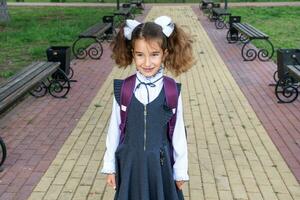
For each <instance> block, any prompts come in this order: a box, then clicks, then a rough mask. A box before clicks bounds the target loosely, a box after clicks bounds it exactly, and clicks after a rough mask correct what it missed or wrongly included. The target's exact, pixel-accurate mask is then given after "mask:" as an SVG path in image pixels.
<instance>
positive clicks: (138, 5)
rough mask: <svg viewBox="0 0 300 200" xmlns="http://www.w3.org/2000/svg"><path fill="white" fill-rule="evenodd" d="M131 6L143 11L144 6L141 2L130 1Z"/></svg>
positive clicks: (141, 0)
mask: <svg viewBox="0 0 300 200" xmlns="http://www.w3.org/2000/svg"><path fill="white" fill-rule="evenodd" d="M130 4H131V5H135V6H136V7H137V8H139V9H142V10H144V9H145V4H144V1H143V0H137V1H130Z"/></svg>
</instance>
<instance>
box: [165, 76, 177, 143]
mask: <svg viewBox="0 0 300 200" xmlns="http://www.w3.org/2000/svg"><path fill="white" fill-rule="evenodd" d="M164 90H165V95H166V101H167V105H168V106H169V107H170V108H171V109H172V112H173V116H172V118H171V119H170V121H169V123H168V136H169V139H170V141H172V137H173V132H174V128H175V124H176V114H177V105H178V97H179V92H178V88H177V84H176V82H175V80H174V79H172V78H170V77H167V76H164Z"/></svg>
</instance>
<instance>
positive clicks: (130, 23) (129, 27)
mask: <svg viewBox="0 0 300 200" xmlns="http://www.w3.org/2000/svg"><path fill="white" fill-rule="evenodd" d="M140 24H141V22H138V21H136V20H132V19H127V20H126V25H125V27H124V36H125V37H126V38H127V39H128V40H131V35H132V31H133V30H134V29H135V27H137V26H138V25H140Z"/></svg>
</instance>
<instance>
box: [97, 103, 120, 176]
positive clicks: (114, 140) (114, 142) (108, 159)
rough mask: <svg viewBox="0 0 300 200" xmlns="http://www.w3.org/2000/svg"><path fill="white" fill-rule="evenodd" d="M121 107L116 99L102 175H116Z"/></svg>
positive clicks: (107, 138)
mask: <svg viewBox="0 0 300 200" xmlns="http://www.w3.org/2000/svg"><path fill="white" fill-rule="evenodd" d="M120 122H121V118H120V106H119V104H118V103H117V101H116V99H115V98H114V101H113V107H112V113H111V118H110V124H109V128H108V132H107V137H106V152H105V155H104V162H103V168H102V170H101V172H102V173H115V172H116V169H115V151H116V149H117V147H118V145H119V140H120V129H119V124H120Z"/></svg>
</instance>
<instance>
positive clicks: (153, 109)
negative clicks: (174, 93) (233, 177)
mask: <svg viewBox="0 0 300 200" xmlns="http://www.w3.org/2000/svg"><path fill="white" fill-rule="evenodd" d="M162 76H163V70H162V69H161V70H160V71H159V72H158V73H157V74H156V75H155V76H153V77H151V78H147V77H144V76H143V75H142V74H140V73H139V72H137V74H136V78H137V80H136V83H135V89H134V95H133V96H132V99H131V102H130V104H129V106H128V108H127V109H129V110H128V115H127V122H126V129H125V140H124V142H123V143H122V144H119V141H120V130H119V124H120V122H121V119H120V92H121V86H122V82H123V80H115V81H114V95H115V98H114V102H113V108H112V115H111V120H110V125H109V129H108V135H107V139H106V148H107V149H106V152H105V155H104V164H103V168H102V170H101V172H102V173H115V174H116V184H117V187H116V194H115V200H182V199H184V198H183V194H182V191H180V190H178V189H177V187H176V185H175V180H178V181H179V180H185V181H187V180H189V177H188V174H187V169H188V159H187V157H188V156H187V142H186V136H185V129H184V122H183V113H182V100H181V95H179V99H178V108H177V119H176V125H175V129H174V133H173V138H172V144H173V158H174V161H175V163H174V165H173V166H172V164H171V160H170V146H171V145H172V144H171V142H170V141H169V140H168V132H167V123H168V121H169V120H170V119H171V117H172V115H173V112H172V110H171V109H169V108H168V106H167V104H166V100H165V93H164V89H163V79H162ZM178 89H179V91H180V85H179V84H178Z"/></svg>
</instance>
